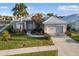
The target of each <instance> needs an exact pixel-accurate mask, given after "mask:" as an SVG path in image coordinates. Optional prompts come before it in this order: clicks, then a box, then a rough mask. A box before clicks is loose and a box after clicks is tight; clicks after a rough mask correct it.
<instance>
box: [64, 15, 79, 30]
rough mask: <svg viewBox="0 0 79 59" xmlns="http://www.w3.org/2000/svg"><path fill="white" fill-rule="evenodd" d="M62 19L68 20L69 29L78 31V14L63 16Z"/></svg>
mask: <svg viewBox="0 0 79 59" xmlns="http://www.w3.org/2000/svg"><path fill="white" fill-rule="evenodd" d="M63 20H65V21H67V22H68V25H69V26H70V28H71V30H73V31H79V14H74V15H69V16H65V17H63Z"/></svg>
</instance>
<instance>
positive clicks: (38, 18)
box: [32, 13, 43, 31]
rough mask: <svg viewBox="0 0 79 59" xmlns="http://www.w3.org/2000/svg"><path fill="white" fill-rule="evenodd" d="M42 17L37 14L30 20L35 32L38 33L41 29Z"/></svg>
mask: <svg viewBox="0 0 79 59" xmlns="http://www.w3.org/2000/svg"><path fill="white" fill-rule="evenodd" d="M42 17H43V15H42V14H39V13H38V14H36V15H34V16H32V20H33V21H34V23H35V25H36V27H35V29H36V30H37V31H40V29H41V25H42V22H43V19H42Z"/></svg>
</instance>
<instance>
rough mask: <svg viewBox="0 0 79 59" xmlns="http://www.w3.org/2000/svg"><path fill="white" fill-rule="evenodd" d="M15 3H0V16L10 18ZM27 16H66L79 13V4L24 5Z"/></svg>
mask: <svg viewBox="0 0 79 59" xmlns="http://www.w3.org/2000/svg"><path fill="white" fill-rule="evenodd" d="M15 4H16V3H0V15H8V16H12V14H13V12H12V8H13V7H14V6H15ZM24 4H25V5H26V6H27V7H28V8H27V9H26V10H27V12H28V13H29V14H32V13H45V14H47V13H54V14H56V15H58V16H67V15H71V14H78V13H79V3H24Z"/></svg>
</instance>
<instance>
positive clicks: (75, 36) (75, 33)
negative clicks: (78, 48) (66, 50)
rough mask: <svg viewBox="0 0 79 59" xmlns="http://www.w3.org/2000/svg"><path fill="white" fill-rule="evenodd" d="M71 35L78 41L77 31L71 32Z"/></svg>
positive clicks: (78, 34)
mask: <svg viewBox="0 0 79 59" xmlns="http://www.w3.org/2000/svg"><path fill="white" fill-rule="evenodd" d="M71 37H72V38H73V39H74V40H76V41H78V42H79V33H78V32H71Z"/></svg>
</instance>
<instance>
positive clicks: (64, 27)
mask: <svg viewBox="0 0 79 59" xmlns="http://www.w3.org/2000/svg"><path fill="white" fill-rule="evenodd" d="M66 31H67V25H63V33H65V32H66Z"/></svg>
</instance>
